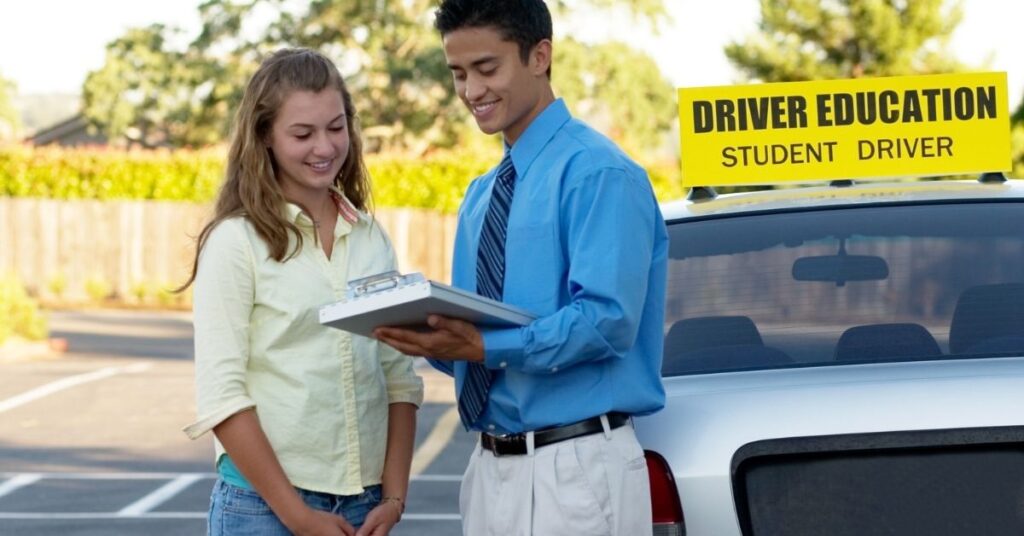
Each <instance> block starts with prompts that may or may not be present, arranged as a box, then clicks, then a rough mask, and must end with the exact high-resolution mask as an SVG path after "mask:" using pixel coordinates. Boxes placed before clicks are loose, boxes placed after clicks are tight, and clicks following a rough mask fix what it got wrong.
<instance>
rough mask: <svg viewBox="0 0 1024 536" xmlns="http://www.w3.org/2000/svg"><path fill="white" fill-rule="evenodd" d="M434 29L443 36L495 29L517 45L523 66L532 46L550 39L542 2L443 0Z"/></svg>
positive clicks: (539, 0)
mask: <svg viewBox="0 0 1024 536" xmlns="http://www.w3.org/2000/svg"><path fill="white" fill-rule="evenodd" d="M434 27H435V28H437V31H439V32H441V36H442V37H443V36H445V35H447V34H449V33H451V32H454V31H455V30H461V29H463V28H484V27H491V28H494V29H496V30H498V32H499V33H500V34H501V36H502V38H504V39H505V40H506V41H512V42H514V43H515V44H517V45H519V57H520V58H521V59H522V61H523V63H524V64H525V63H527V62H528V61H529V60H530V50H531V49H533V46H534V45H536V44H537V43H539V42H541V41H542V40H544V39H547V40H551V12H550V11H548V6H547V4H545V3H544V0H443V1H442V2H441V5H440V6H439V7H438V8H437V11H435V12H434Z"/></svg>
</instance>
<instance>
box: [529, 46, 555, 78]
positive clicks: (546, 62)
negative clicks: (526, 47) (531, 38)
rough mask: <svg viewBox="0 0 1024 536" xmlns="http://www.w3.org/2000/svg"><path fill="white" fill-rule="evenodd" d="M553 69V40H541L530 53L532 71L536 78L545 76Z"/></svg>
mask: <svg viewBox="0 0 1024 536" xmlns="http://www.w3.org/2000/svg"><path fill="white" fill-rule="evenodd" d="M550 68H551V40H550V39H541V40H540V41H539V42H538V43H537V44H536V45H533V50H531V51H530V71H531V72H532V73H533V75H534V76H545V74H546V73H547V72H548V69H550Z"/></svg>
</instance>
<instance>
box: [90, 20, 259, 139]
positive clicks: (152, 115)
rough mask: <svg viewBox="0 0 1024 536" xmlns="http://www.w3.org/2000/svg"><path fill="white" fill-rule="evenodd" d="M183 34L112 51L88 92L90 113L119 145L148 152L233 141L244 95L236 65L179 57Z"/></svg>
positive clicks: (120, 44)
mask: <svg viewBox="0 0 1024 536" xmlns="http://www.w3.org/2000/svg"><path fill="white" fill-rule="evenodd" d="M177 32H178V30H176V29H173V28H167V27H165V26H163V25H161V24H154V25H152V26H148V27H146V28H134V29H130V30H128V31H127V32H126V33H125V35H123V36H122V37H120V38H118V39H116V40H114V41H113V42H111V43H110V44H109V45H107V54H106V61H105V62H104V64H103V66H102V67H101V68H100V69H98V70H96V71H93V72H91V73H89V75H88V77H87V78H86V80H85V84H84V85H83V88H82V101H83V112H84V114H85V116H86V117H87V118H88V119H89V120H90V121H91V122H92V124H93V125H95V126H97V127H99V128H100V129H101V130H103V131H104V132H105V133H106V134H107V136H109V137H110V138H111V139H117V138H123V139H124V140H126V141H127V142H128V143H129V144H138V145H141V146H143V147H154V146H160V145H169V146H176V147H177V146H197V145H204V144H209V143H214V142H216V141H218V140H220V139H223V137H224V135H225V134H226V131H225V128H226V125H227V123H226V121H225V117H226V115H227V102H225V101H226V100H227V99H226V98H225V97H226V96H229V95H231V94H233V93H234V92H235V91H240V88H239V87H238V85H237V84H234V83H232V82H234V81H233V80H230V78H231V77H230V73H232V68H231V67H232V66H231V64H230V63H227V64H220V63H214V62H213V61H211V60H210V59H209V58H208V57H206V56H204V55H203V54H201V53H197V52H196V51H194V50H186V51H175V50H173V49H172V48H171V47H170V46H169V45H168V42H169V41H171V40H173V39H174V38H175V37H176V34H177Z"/></svg>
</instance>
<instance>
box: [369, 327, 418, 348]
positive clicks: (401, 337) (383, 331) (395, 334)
mask: <svg viewBox="0 0 1024 536" xmlns="http://www.w3.org/2000/svg"><path fill="white" fill-rule="evenodd" d="M378 333H379V336H378V338H379V337H384V338H387V339H392V340H397V341H399V342H403V343H406V344H416V345H419V346H424V342H426V336H428V335H429V334H428V333H419V332H416V331H413V330H411V329H401V328H377V330H376V331H375V334H378Z"/></svg>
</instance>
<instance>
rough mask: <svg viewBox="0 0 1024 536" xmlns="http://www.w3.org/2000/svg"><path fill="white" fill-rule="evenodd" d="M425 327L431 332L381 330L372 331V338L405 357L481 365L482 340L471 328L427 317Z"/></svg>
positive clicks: (460, 322) (396, 329)
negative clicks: (413, 356)
mask: <svg viewBox="0 0 1024 536" xmlns="http://www.w3.org/2000/svg"><path fill="white" fill-rule="evenodd" d="M427 325H429V326H430V327H431V328H432V329H433V331H430V332H427V333H421V332H419V331H413V330H411V329H403V328H387V327H381V328H377V329H375V330H373V336H374V337H376V338H377V340H379V341H381V342H383V343H384V344H387V345H388V346H391V347H393V348H394V349H396V350H398V351H399V352H402V353H403V354H406V355H418V356H424V357H432V358H435V359H451V360H455V361H475V362H477V363H481V362H483V360H484V339H483V337H482V336H481V335H480V331H479V330H477V329H476V326H474V325H473V324H470V323H469V322H463V321H462V320H456V319H454V318H447V317H443V316H440V315H430V317H429V318H428V319H427Z"/></svg>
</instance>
